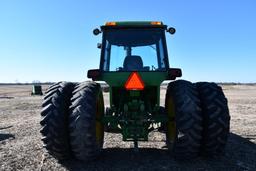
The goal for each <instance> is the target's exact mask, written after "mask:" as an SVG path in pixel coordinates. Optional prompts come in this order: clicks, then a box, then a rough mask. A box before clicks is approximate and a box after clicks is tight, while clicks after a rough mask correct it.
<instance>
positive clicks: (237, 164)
mask: <svg viewBox="0 0 256 171" xmlns="http://www.w3.org/2000/svg"><path fill="white" fill-rule="evenodd" d="M44 88H46V87H44ZM223 89H224V92H225V94H226V96H227V98H228V102H229V109H230V114H231V132H232V133H231V135H230V137H229V141H228V144H227V147H226V154H225V155H224V156H222V157H219V158H215V159H203V158H197V159H191V161H186V162H177V161H175V160H174V159H173V158H172V156H170V155H168V154H167V151H166V148H165V147H164V145H165V143H164V141H165V136H164V135H163V134H160V133H156V132H153V133H152V134H150V141H149V142H147V143H139V146H140V148H141V149H140V150H139V152H138V153H136V152H134V151H133V149H131V148H130V147H133V144H132V143H127V142H122V141H121V136H120V135H118V134H111V133H106V134H105V144H104V150H103V153H102V156H101V157H100V158H99V159H98V160H97V161H94V162H91V163H84V162H80V161H76V160H70V161H65V162H63V163H58V162H57V161H56V160H55V159H54V158H52V157H51V156H49V155H47V154H46V153H45V152H44V149H43V148H42V142H41V140H40V133H39V129H40V125H39V121H40V109H41V107H40V106H41V103H42V97H41V96H30V90H31V86H0V170H4V171H6V170H33V171H34V170H45V171H47V170H129V171H130V170H180V171H183V170H198V171H206V170H207V171H209V170H218V171H220V170H225V171H228V170H230V171H234V170H238V171H240V170H241V171H242V170H244V171H245V170H256V86H248V85H247V86H246V85H236V86H231V85H230V86H223ZM162 94H163V95H164V94H165V91H164V90H162ZM105 96H107V95H106V94H105ZM162 97H164V96H162ZM162 102H163V99H162Z"/></svg>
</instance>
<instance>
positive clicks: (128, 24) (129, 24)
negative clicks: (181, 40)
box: [101, 21, 167, 29]
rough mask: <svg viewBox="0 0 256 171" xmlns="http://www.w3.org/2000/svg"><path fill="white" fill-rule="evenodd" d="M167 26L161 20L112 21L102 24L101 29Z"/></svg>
mask: <svg viewBox="0 0 256 171" xmlns="http://www.w3.org/2000/svg"><path fill="white" fill-rule="evenodd" d="M134 27H136V28H138V27H139V28H166V27H167V26H166V25H164V24H163V22H161V21H111V22H106V23H105V25H103V26H101V29H107V28H134Z"/></svg>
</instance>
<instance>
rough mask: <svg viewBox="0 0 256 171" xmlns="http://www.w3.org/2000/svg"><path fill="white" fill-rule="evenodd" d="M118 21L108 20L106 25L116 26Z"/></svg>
mask: <svg viewBox="0 0 256 171" xmlns="http://www.w3.org/2000/svg"><path fill="white" fill-rule="evenodd" d="M115 25H116V22H106V24H105V26H115Z"/></svg>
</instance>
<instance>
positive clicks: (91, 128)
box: [69, 82, 104, 161]
mask: <svg viewBox="0 0 256 171" xmlns="http://www.w3.org/2000/svg"><path fill="white" fill-rule="evenodd" d="M71 103H72V104H71V106H70V117H69V121H70V124H69V130H70V144H71V148H72V152H73V154H74V155H75V157H76V158H77V159H79V160H83V161H90V160H93V159H95V158H96V157H97V156H98V155H99V154H100V152H101V150H102V146H103V141H104V126H103V124H102V123H101V121H100V119H101V118H102V117H103V115H104V101H103V96H102V91H101V88H100V85H99V84H97V83H95V82H89V83H81V84H79V85H77V86H76V87H75V90H74V92H73V97H72V99H71Z"/></svg>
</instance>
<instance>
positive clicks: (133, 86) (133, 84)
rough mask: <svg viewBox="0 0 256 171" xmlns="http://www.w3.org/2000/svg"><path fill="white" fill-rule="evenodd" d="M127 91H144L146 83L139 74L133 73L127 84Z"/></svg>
mask: <svg viewBox="0 0 256 171" xmlns="http://www.w3.org/2000/svg"><path fill="white" fill-rule="evenodd" d="M125 88H126V90H143V89H144V82H143V81H142V79H141V77H140V75H139V73H138V72H132V73H131V75H130V76H129V78H128V80H127V81H126V83H125Z"/></svg>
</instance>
